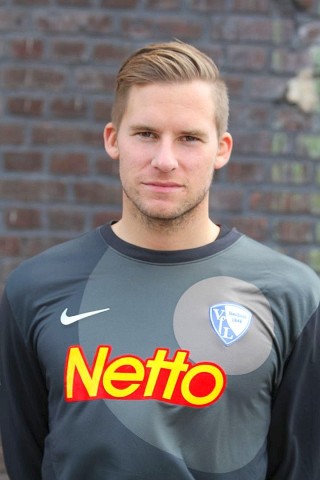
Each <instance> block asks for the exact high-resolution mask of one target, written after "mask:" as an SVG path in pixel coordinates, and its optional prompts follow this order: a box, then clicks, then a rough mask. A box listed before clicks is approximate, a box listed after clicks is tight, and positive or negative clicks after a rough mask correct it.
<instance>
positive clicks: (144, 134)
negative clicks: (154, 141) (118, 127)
mask: <svg viewBox="0 0 320 480" xmlns="http://www.w3.org/2000/svg"><path fill="white" fill-rule="evenodd" d="M137 135H138V136H139V137H142V138H154V133H152V132H138V134H137Z"/></svg>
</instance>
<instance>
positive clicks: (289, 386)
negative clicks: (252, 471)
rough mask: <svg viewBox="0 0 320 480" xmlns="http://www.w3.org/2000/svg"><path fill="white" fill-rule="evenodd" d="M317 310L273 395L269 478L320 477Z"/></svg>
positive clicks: (319, 327) (312, 479) (319, 313)
mask: <svg viewBox="0 0 320 480" xmlns="http://www.w3.org/2000/svg"><path fill="white" fill-rule="evenodd" d="M319 399H320V309H319V308H318V310H317V311H316V312H315V313H314V315H313V316H312V318H311V319H310V320H309V322H308V323H307V325H306V326H305V328H304V330H303V331H302V333H301V335H300V336H299V338H298V340H297V341H296V344H295V346H294V349H293V351H292V352H291V355H290V357H289V358H288V361H287V363H286V365H285V371H284V375H283V378H282V381H281V384H280V386H279V388H278V391H277V393H276V396H275V398H274V403H273V409H272V417H271V426H270V434H269V447H268V448H269V452H268V453H269V468H268V476H267V479H268V480H284V479H287V480H301V479H308V480H318V479H319V478H320V401H319Z"/></svg>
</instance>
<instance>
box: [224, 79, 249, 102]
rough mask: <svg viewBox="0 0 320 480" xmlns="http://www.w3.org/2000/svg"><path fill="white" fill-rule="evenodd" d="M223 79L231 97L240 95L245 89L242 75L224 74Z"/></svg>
mask: <svg viewBox="0 0 320 480" xmlns="http://www.w3.org/2000/svg"><path fill="white" fill-rule="evenodd" d="M223 79H224V81H225V82H226V84H227V86H228V90H229V94H230V95H231V96H232V97H235V98H236V97H238V96H242V95H243V93H244V89H245V85H246V84H245V81H244V78H243V76H241V77H240V76H239V75H231V74H224V75H223Z"/></svg>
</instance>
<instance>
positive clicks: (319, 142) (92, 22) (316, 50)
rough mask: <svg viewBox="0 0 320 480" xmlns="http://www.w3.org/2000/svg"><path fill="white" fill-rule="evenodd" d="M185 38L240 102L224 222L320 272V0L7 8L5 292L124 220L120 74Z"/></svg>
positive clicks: (218, 198) (1, 229)
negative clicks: (115, 129) (99, 229)
mask: <svg viewBox="0 0 320 480" xmlns="http://www.w3.org/2000/svg"><path fill="white" fill-rule="evenodd" d="M173 37H176V38H179V39H181V40H184V41H187V42H190V43H193V44H195V45H196V46H198V47H200V48H202V49H203V50H205V51H206V52H207V53H208V54H210V55H211V56H212V57H213V58H214V59H215V61H216V62H217V64H218V65H219V67H220V69H221V70H222V72H223V74H224V76H225V79H226V80H227V83H228V86H229V90H230V95H231V121H230V131H231V133H232V134H233V136H234V139H235V148H234V153H233V157H232V161H231V163H230V164H229V166H228V167H227V168H225V169H224V170H222V171H219V172H217V175H216V180H215V185H214V187H213V195H212V200H211V208H212V216H213V218H215V220H216V221H221V222H226V223H227V224H229V225H231V224H234V225H236V226H237V227H238V228H239V229H241V230H242V231H244V232H246V233H248V234H249V235H251V236H253V237H254V238H256V239H258V240H260V241H262V242H264V243H266V244H269V245H271V246H273V247H275V248H278V249H281V250H282V251H284V252H287V253H288V254H290V255H292V256H294V257H296V258H299V259H301V260H302V261H304V262H306V263H308V264H310V265H311V266H312V267H313V268H314V269H315V270H317V271H318V272H320V249H319V244H320V221H319V213H320V193H319V184H320V163H319V160H320V135H319V131H320V100H319V97H320V3H319V0H300V1H299V0H280V1H279V0H274V1H273V0H170V1H169V0H0V88H1V97H0V145H1V148H0V289H1V287H2V286H3V283H4V281H5V278H6V276H7V274H8V273H9V272H10V270H11V269H12V268H14V267H15V266H16V265H17V264H18V263H19V262H20V261H21V260H22V259H23V258H26V257H29V256H31V255H34V254H36V253H37V252H39V251H41V250H43V249H45V248H47V247H49V246H50V245H52V244H55V243H57V242H61V241H63V240H65V239H68V238H70V237H73V236H75V235H78V234H80V233H81V232H83V231H86V230H89V229H91V228H93V227H94V226H96V225H98V224H100V223H103V222H105V221H107V220H109V219H110V218H117V217H118V216H119V213H120V197H121V192H120V186H119V181H118V177H117V165H116V164H114V163H113V162H111V161H110V160H109V159H108V158H107V157H106V155H105V153H104V150H103V142H102V129H103V127H104V124H105V123H106V122H107V121H108V120H109V118H110V105H111V102H112V92H113V82H114V77H115V73H116V70H117V67H118V66H119V63H120V62H121V61H122V59H123V58H124V57H125V56H127V54H129V53H130V52H131V51H132V50H134V49H136V48H138V47H139V46H141V45H143V44H144V43H146V42H151V41H162V40H169V39H172V38H173ZM0 465H2V462H1V460H0ZM1 469H2V470H1ZM3 470H4V469H3V467H1V466H0V478H2V477H1V474H2V472H3Z"/></svg>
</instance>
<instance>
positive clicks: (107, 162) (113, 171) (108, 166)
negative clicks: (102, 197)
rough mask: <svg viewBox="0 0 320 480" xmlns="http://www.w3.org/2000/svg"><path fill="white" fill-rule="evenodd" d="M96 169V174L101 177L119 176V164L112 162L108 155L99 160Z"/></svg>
mask: <svg viewBox="0 0 320 480" xmlns="http://www.w3.org/2000/svg"><path fill="white" fill-rule="evenodd" d="M95 167H96V168H95V169H96V173H97V174H99V175H110V176H112V177H114V176H116V177H118V176H119V162H117V161H115V160H111V159H110V158H108V157H107V155H105V156H104V157H100V158H98V159H97V160H96V163H95Z"/></svg>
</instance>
